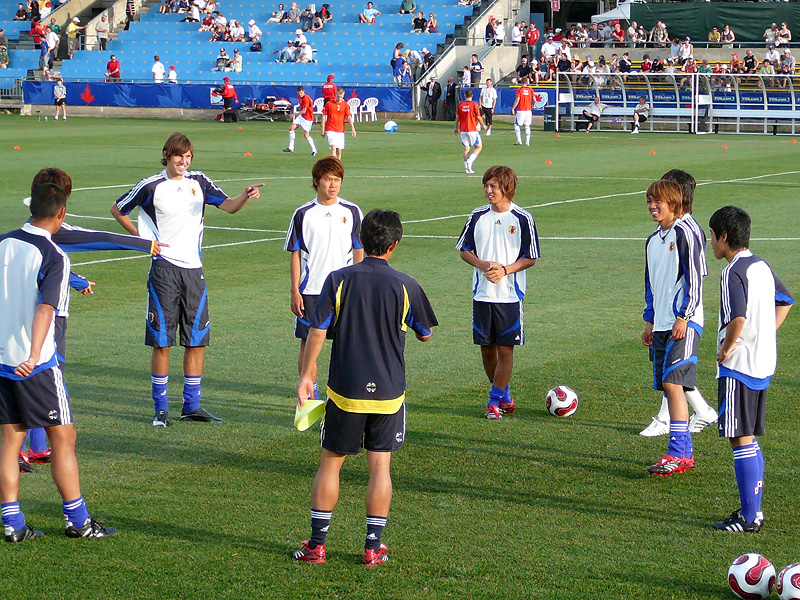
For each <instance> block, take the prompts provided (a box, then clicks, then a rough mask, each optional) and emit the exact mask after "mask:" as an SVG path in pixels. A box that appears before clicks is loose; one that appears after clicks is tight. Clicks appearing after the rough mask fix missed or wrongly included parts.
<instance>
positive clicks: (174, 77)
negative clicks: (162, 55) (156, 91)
mask: <svg viewBox="0 0 800 600" xmlns="http://www.w3.org/2000/svg"><path fill="white" fill-rule="evenodd" d="M167 82H168V83H178V72H177V71H176V70H175V65H170V66H169V73H167Z"/></svg>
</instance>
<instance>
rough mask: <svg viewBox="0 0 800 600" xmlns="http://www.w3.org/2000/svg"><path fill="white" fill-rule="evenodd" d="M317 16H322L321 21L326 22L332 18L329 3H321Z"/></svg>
mask: <svg viewBox="0 0 800 600" xmlns="http://www.w3.org/2000/svg"><path fill="white" fill-rule="evenodd" d="M319 16H320V17H321V18H322V22H323V23H327V22H328V21H331V20H333V14H332V13H331V5H330V4H323V5H322V8H320V9H319Z"/></svg>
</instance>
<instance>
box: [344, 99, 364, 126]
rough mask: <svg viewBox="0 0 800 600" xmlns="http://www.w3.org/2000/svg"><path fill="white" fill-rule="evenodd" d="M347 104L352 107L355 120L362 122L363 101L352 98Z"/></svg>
mask: <svg viewBox="0 0 800 600" xmlns="http://www.w3.org/2000/svg"><path fill="white" fill-rule="evenodd" d="M347 104H349V105H350V114H351V115H352V116H353V120H354V121H360V120H361V113H360V110H359V109H360V108H361V100H359V99H358V98H350V100H348V101H347Z"/></svg>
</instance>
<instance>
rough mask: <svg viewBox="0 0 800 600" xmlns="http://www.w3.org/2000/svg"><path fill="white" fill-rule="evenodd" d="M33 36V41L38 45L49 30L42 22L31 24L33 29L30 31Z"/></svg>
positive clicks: (29, 33)
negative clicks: (46, 29)
mask: <svg viewBox="0 0 800 600" xmlns="http://www.w3.org/2000/svg"><path fill="white" fill-rule="evenodd" d="M28 35H30V36H31V37H32V38H33V43H34V44H36V45H37V46H38V45H39V44H41V43H42V38H43V37H45V36H46V35H47V31H45V28H44V25H43V24H42V23H33V24H32V25H31V30H30V31H29V32H28Z"/></svg>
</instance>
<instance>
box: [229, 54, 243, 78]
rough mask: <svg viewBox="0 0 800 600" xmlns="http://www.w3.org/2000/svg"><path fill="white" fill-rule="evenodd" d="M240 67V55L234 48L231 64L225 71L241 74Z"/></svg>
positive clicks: (241, 60) (241, 63)
mask: <svg viewBox="0 0 800 600" xmlns="http://www.w3.org/2000/svg"><path fill="white" fill-rule="evenodd" d="M242 65H243V59H242V55H241V53H240V52H239V49H238V48H236V49H235V50H234V51H233V57H232V58H231V64H230V66H229V67H227V68H226V69H225V71H226V72H228V73H230V72H231V71H233V72H234V73H241V72H242Z"/></svg>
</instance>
